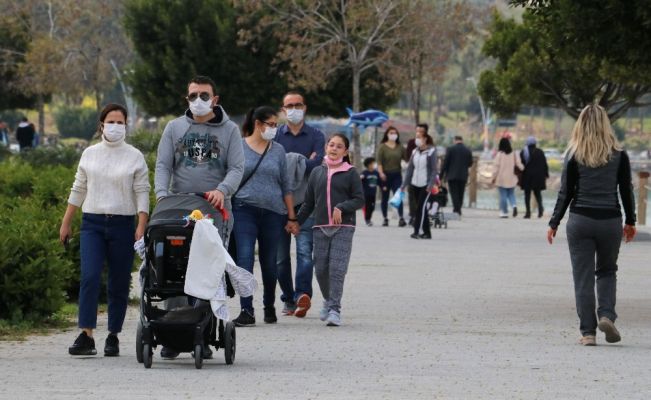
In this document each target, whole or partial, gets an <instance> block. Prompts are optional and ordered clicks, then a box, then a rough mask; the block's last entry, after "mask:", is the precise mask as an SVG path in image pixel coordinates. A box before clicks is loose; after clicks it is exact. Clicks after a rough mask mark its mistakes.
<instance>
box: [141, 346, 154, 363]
mask: <svg viewBox="0 0 651 400" xmlns="http://www.w3.org/2000/svg"><path fill="white" fill-rule="evenodd" d="M152 356H153V354H152V351H151V345H150V344H149V343H147V344H144V345H143V346H142V363H143V364H144V365H145V368H151V362H152Z"/></svg>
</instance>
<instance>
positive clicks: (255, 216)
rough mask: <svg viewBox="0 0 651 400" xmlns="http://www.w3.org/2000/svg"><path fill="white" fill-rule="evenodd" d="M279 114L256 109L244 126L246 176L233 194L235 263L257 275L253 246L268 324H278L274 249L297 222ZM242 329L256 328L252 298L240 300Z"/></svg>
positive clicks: (269, 108) (266, 109)
mask: <svg viewBox="0 0 651 400" xmlns="http://www.w3.org/2000/svg"><path fill="white" fill-rule="evenodd" d="M276 129H277V115H276V111H275V110H274V109H273V108H271V107H266V106H263V107H258V108H256V109H252V110H251V111H249V113H248V114H247V116H246V120H245V121H244V125H243V126H242V135H243V136H244V141H243V147H244V175H243V176H244V177H243V178H242V183H240V188H239V189H238V190H237V192H236V193H235V195H234V196H233V217H234V219H235V225H234V227H233V237H234V239H235V249H236V253H237V254H236V261H237V265H238V266H240V267H242V268H244V269H246V270H248V271H249V272H253V261H254V256H255V243H256V240H257V242H258V257H259V261H260V267H261V269H262V283H263V285H264V296H263V304H264V322H266V323H275V322H276V321H277V318H276V310H275V308H274V301H275V297H276V295H275V291H276V280H277V273H276V250H277V245H278V237H279V236H280V235H281V234H282V233H283V229H284V227H285V225H286V224H287V223H288V222H289V225H292V224H295V223H296V222H295V221H296V216H295V214H294V200H293V196H292V190H293V188H290V187H289V183H288V182H289V181H288V177H287V167H286V161H285V149H284V148H283V146H282V145H281V144H279V143H277V142H274V141H273V138H274V137H275V136H276ZM240 304H241V306H242V312H241V313H240V315H239V316H238V317H237V318H236V319H235V320H233V322H235V324H236V325H238V326H252V325H255V316H254V310H253V297H244V298H240Z"/></svg>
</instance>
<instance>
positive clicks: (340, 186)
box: [296, 163, 364, 226]
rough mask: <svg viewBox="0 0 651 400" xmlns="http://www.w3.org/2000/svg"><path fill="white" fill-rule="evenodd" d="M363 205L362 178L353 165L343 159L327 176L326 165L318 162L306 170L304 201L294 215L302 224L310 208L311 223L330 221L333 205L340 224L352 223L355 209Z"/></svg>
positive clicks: (318, 223) (317, 223)
mask: <svg viewBox="0 0 651 400" xmlns="http://www.w3.org/2000/svg"><path fill="white" fill-rule="evenodd" d="M328 187H329V190H328ZM328 193H329V194H330V198H328ZM363 206H364V192H363V190H362V181H361V179H360V177H359V172H357V170H356V169H355V167H353V166H351V165H350V164H348V163H344V164H342V166H341V167H339V168H338V169H337V170H336V171H335V172H334V173H333V174H332V176H331V177H330V179H328V167H327V166H326V165H321V166H319V167H316V168H314V169H313V170H312V173H311V174H310V179H309V181H308V183H307V192H306V193H305V202H304V203H303V206H302V207H301V209H300V210H299V212H298V215H297V216H296V218H297V219H298V223H299V224H301V225H302V224H303V223H304V222H305V220H306V219H307V218H308V217H309V216H310V215H311V214H312V212H314V226H319V225H333V223H332V212H333V210H334V208H335V207H336V208H338V209H340V210H341V225H355V212H356V211H357V210H359V209H360V208H362V207H363Z"/></svg>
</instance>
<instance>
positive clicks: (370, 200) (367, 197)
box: [364, 193, 375, 222]
mask: <svg viewBox="0 0 651 400" xmlns="http://www.w3.org/2000/svg"><path fill="white" fill-rule="evenodd" d="M373 211H375V194H373V195H371V194H369V193H364V219H365V220H366V222H369V221H370V220H371V218H372V217H373Z"/></svg>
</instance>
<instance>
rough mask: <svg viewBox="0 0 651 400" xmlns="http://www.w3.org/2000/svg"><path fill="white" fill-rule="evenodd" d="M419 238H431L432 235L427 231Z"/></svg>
mask: <svg viewBox="0 0 651 400" xmlns="http://www.w3.org/2000/svg"><path fill="white" fill-rule="evenodd" d="M418 238H419V239H431V238H432V235H430V234H427V233H423V234H422V235H418Z"/></svg>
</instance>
